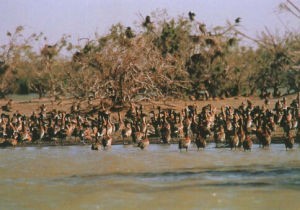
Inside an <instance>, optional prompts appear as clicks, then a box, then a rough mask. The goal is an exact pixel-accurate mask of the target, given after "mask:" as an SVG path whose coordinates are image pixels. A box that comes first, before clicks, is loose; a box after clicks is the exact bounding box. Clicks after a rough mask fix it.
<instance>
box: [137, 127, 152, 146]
mask: <svg viewBox="0 0 300 210" xmlns="http://www.w3.org/2000/svg"><path fill="white" fill-rule="evenodd" d="M147 131H148V129H146V131H145V136H144V139H143V140H141V141H139V143H138V147H139V148H141V149H142V150H143V149H145V148H146V147H148V146H149V144H150V141H149V139H148V135H147Z"/></svg>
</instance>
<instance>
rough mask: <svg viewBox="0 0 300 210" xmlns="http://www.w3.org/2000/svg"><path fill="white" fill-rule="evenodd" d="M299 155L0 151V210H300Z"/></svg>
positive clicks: (153, 148)
mask: <svg viewBox="0 0 300 210" xmlns="http://www.w3.org/2000/svg"><path fill="white" fill-rule="evenodd" d="M299 152H300V147H299V145H295V148H294V149H293V150H291V151H285V148H284V145H282V144H276V145H275V144H274V145H271V148H270V149H261V148H259V147H258V146H257V145H254V148H253V150H252V151H251V152H244V151H242V150H236V151H230V150H229V149H227V148H224V149H216V148H214V145H213V144H210V145H209V146H208V148H207V149H205V150H200V151H197V150H196V148H194V147H192V148H191V150H190V151H189V152H179V150H178V149H177V145H170V146H169V145H168V146H164V145H150V146H149V147H148V148H147V150H145V151H141V150H139V149H138V148H136V147H132V146H123V145H116V146H112V148H111V149H109V150H107V151H92V150H90V147H89V146H70V147H26V148H7V149H0V209H24V208H28V209H50V208H54V209H142V208H143V209H153V208H160V209H167V208H172V209H300V153H299Z"/></svg>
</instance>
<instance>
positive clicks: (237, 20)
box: [234, 17, 242, 24]
mask: <svg viewBox="0 0 300 210" xmlns="http://www.w3.org/2000/svg"><path fill="white" fill-rule="evenodd" d="M241 19H242V18H240V17H238V18H236V19H235V20H234V22H235V23H236V24H238V23H240V22H241Z"/></svg>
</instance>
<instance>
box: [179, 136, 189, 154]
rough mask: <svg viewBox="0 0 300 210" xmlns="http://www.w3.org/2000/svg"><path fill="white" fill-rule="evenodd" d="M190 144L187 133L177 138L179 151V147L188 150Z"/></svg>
mask: <svg viewBox="0 0 300 210" xmlns="http://www.w3.org/2000/svg"><path fill="white" fill-rule="evenodd" d="M190 144H191V139H190V137H188V135H185V138H183V139H180V140H179V142H178V148H179V150H180V151H181V149H185V150H186V151H188V148H189V146H190Z"/></svg>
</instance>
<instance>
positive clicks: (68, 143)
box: [0, 136, 300, 149]
mask: <svg viewBox="0 0 300 210" xmlns="http://www.w3.org/2000/svg"><path fill="white" fill-rule="evenodd" d="M149 140H150V145H151V144H155V145H171V144H178V142H179V140H180V138H176V139H172V140H171V143H170V144H164V143H162V142H161V141H160V139H159V138H149ZM252 141H253V144H259V143H258V141H257V140H256V137H254V136H253V137H252ZM125 142H126V143H125V144H123V140H122V139H117V140H113V142H112V145H124V146H136V144H133V143H128V142H127V141H125ZM206 142H207V143H208V144H215V142H214V140H213V138H209V139H207V140H206ZM92 143H93V142H85V143H84V142H80V141H70V140H67V141H64V142H54V141H53V142H49V141H48V142H47V141H38V142H33V143H19V144H17V145H16V146H11V145H10V146H1V145H0V149H4V148H17V147H68V146H87V145H89V146H91V145H92ZM192 144H194V142H193V143H192ZM272 144H284V141H283V137H280V136H273V137H272V142H271V146H272ZM295 144H300V141H297V140H296V139H295ZM220 148H227V147H226V143H224V144H223V145H222V146H221V147H220ZM241 148H242V147H241Z"/></svg>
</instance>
